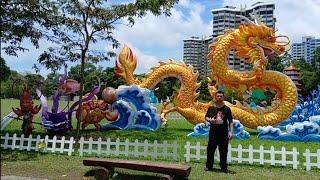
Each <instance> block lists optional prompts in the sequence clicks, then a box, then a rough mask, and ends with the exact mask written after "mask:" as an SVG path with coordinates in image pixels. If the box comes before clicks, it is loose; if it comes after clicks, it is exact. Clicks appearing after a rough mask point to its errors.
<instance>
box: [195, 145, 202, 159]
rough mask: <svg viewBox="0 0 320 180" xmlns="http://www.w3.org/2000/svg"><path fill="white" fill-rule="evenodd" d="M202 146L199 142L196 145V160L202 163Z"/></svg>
mask: <svg viewBox="0 0 320 180" xmlns="http://www.w3.org/2000/svg"><path fill="white" fill-rule="evenodd" d="M200 151H201V146H200V142H197V145H196V159H197V160H198V161H200V155H201V152H200Z"/></svg>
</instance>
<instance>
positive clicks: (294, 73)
mask: <svg viewBox="0 0 320 180" xmlns="http://www.w3.org/2000/svg"><path fill="white" fill-rule="evenodd" d="M284 74H286V75H287V76H289V78H290V79H291V80H292V81H293V82H294V84H295V85H296V87H297V90H298V94H300V95H301V92H302V84H301V78H300V70H299V69H298V68H296V67H295V66H294V65H292V64H291V65H290V66H289V67H287V68H285V69H284Z"/></svg>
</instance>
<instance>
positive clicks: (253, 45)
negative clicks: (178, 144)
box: [116, 17, 298, 128]
mask: <svg viewBox="0 0 320 180" xmlns="http://www.w3.org/2000/svg"><path fill="white" fill-rule="evenodd" d="M243 18H245V17H243ZM279 37H284V36H276V35H275V31H274V30H273V29H272V28H269V27H267V26H266V25H264V24H262V23H249V24H243V25H240V27H239V28H238V29H235V30H227V31H226V32H225V34H224V35H221V36H219V37H218V38H217V40H216V41H215V42H214V43H213V44H212V45H210V53H209V55H208V59H209V61H210V63H209V66H210V68H211V69H212V74H211V77H209V79H214V80H215V84H214V85H213V84H210V83H209V84H208V89H209V92H210V94H211V96H212V97H213V98H214V95H215V92H216V91H217V87H218V86H219V85H222V84H223V85H224V86H225V87H227V88H230V89H235V90H237V91H238V93H239V94H241V93H243V92H244V91H246V90H250V89H252V88H256V87H258V88H261V89H266V88H268V89H272V90H274V91H275V92H277V93H276V97H275V100H274V101H273V102H272V104H271V106H270V107H268V108H258V109H251V108H250V107H248V106H245V105H243V104H241V103H240V102H238V101H236V103H235V104H231V103H228V102H226V105H227V106H229V107H230V108H231V111H232V113H233V117H234V118H235V119H238V120H240V122H241V123H242V124H243V125H244V126H246V127H250V128H257V127H258V126H267V125H276V124H278V123H280V122H281V121H283V120H284V119H286V118H288V117H289V116H290V115H291V113H292V111H293V110H294V108H295V106H296V103H297V97H298V94H297V89H296V87H295V85H294V83H293V82H292V81H291V79H290V78H289V77H287V76H286V75H284V74H282V73H280V72H277V71H267V70H265V68H266V65H267V63H268V58H269V57H270V56H274V55H280V54H282V53H284V51H285V46H286V45H287V44H285V43H283V42H278V41H277V39H278V38H279ZM231 50H235V51H236V53H237V56H238V57H239V58H243V59H245V60H246V61H247V63H249V64H252V66H253V68H252V70H251V71H246V72H239V71H236V70H233V69H231V68H229V67H228V63H227V57H228V54H229V52H230V51H231ZM136 65H137V59H136V57H135V56H134V54H133V53H132V51H131V49H130V48H129V47H127V46H125V47H124V48H123V49H122V51H121V52H120V54H119V57H118V59H117V61H116V73H117V74H118V75H120V76H122V77H123V78H124V79H125V80H126V82H127V83H128V84H135V85H139V86H140V87H142V88H148V89H153V88H154V87H155V86H156V84H157V83H158V82H160V81H161V80H163V79H164V78H167V77H177V78H178V79H179V80H180V81H181V87H180V90H179V92H178V94H177V96H176V97H175V98H174V101H173V104H174V106H173V107H172V108H171V109H168V110H162V114H161V118H162V119H163V120H164V121H166V119H165V117H166V114H168V113H170V112H173V111H175V112H178V113H180V114H181V115H182V116H183V117H185V118H186V119H187V120H188V121H189V122H190V123H192V124H198V123H201V122H204V121H205V118H204V117H205V113H206V111H207V109H208V107H209V106H210V105H211V104H212V103H213V102H214V99H212V100H211V101H210V102H208V103H200V102H198V101H197V100H196V99H197V97H198V95H199V94H198V93H197V88H198V87H199V86H200V84H199V83H197V78H198V73H197V72H196V73H195V72H194V71H193V68H192V66H190V65H186V64H184V63H183V62H179V63H176V62H174V61H173V60H169V62H167V63H165V62H160V64H159V66H157V67H153V68H151V71H150V72H149V73H147V76H146V78H145V80H144V81H143V82H140V81H139V80H138V79H135V78H134V76H133V71H134V70H135V68H136Z"/></svg>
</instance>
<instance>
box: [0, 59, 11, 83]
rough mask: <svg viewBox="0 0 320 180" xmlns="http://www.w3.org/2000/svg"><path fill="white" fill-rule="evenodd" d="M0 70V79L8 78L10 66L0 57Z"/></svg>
mask: <svg viewBox="0 0 320 180" xmlns="http://www.w3.org/2000/svg"><path fill="white" fill-rule="evenodd" d="M0 72H1V77H0V81H1V82H2V81H5V80H7V79H8V78H9V76H10V74H11V71H10V68H9V67H8V66H7V64H6V61H5V60H4V59H3V58H2V57H0Z"/></svg>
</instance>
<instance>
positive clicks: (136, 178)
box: [84, 169, 163, 180]
mask: <svg viewBox="0 0 320 180" xmlns="http://www.w3.org/2000/svg"><path fill="white" fill-rule="evenodd" d="M97 170H98V169H91V170H89V171H87V172H86V173H85V174H84V177H94V176H95V173H96V171H97ZM123 171H124V170H123V169H122V170H120V171H118V170H116V171H114V172H113V173H112V174H111V175H110V176H111V179H112V180H158V179H159V177H161V176H163V175H161V174H156V173H154V175H153V174H152V173H148V174H137V172H139V171H134V172H135V174H131V173H126V172H123ZM140 172H141V171H140ZM141 173H143V172H141ZM96 179H99V178H96Z"/></svg>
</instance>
